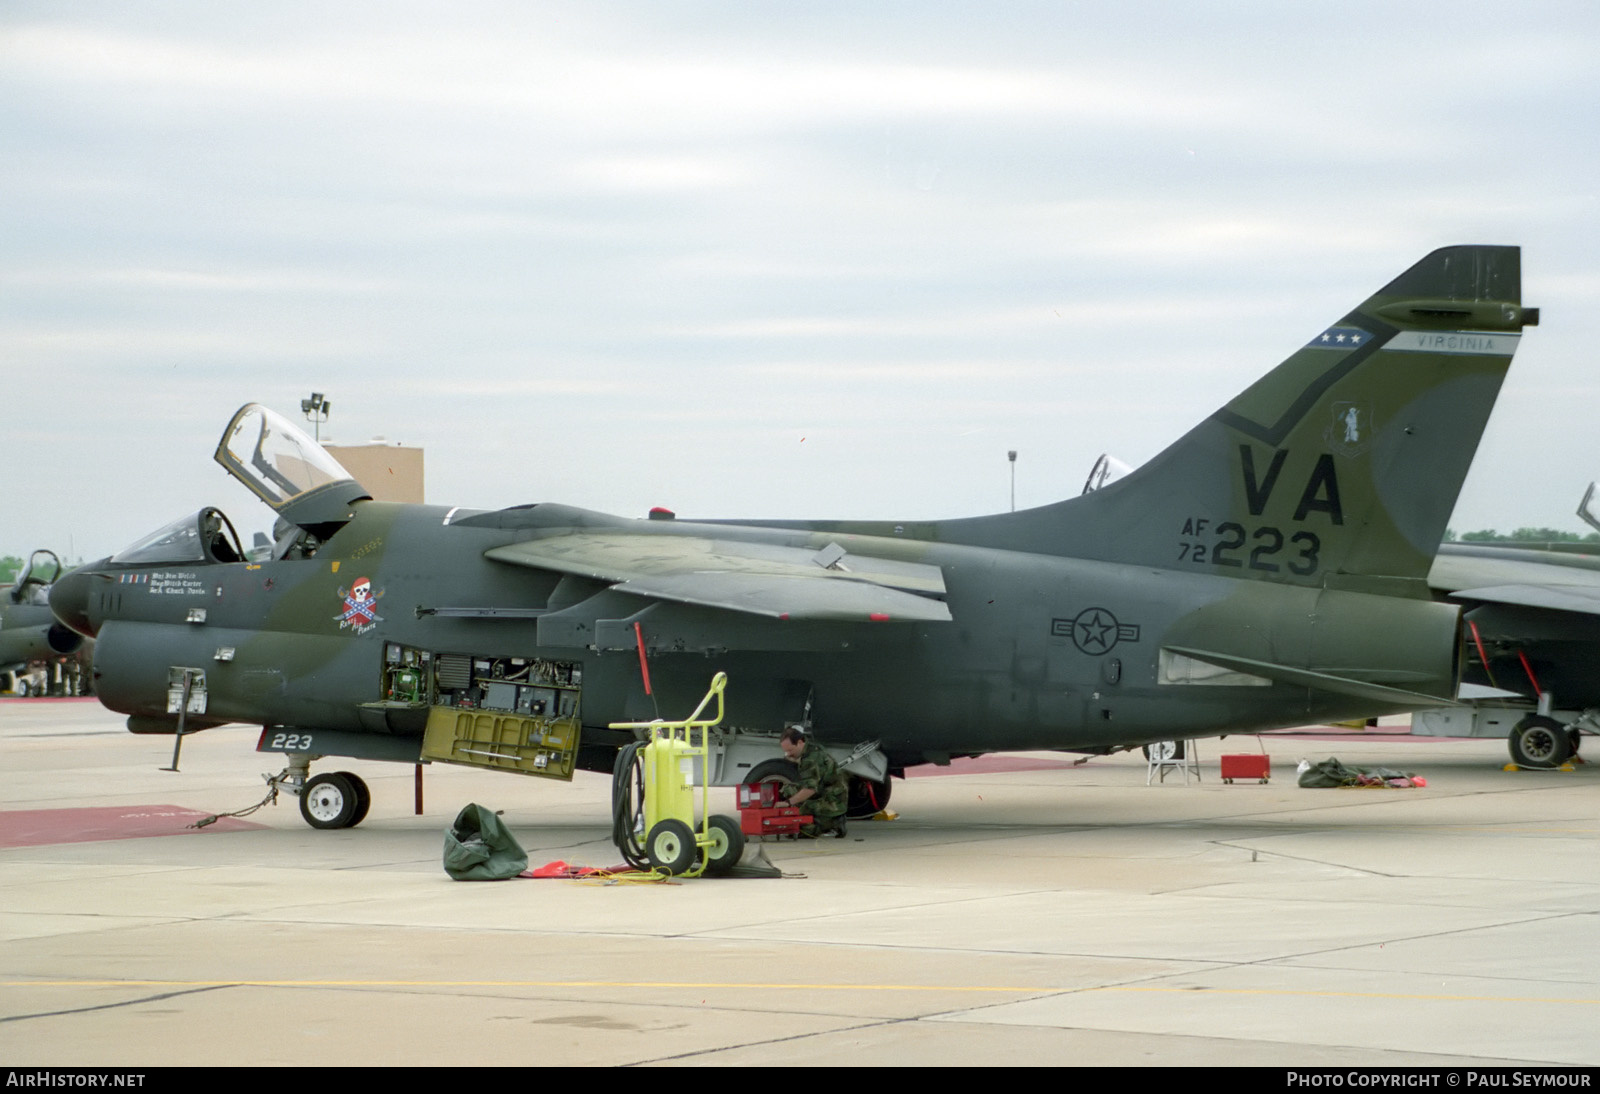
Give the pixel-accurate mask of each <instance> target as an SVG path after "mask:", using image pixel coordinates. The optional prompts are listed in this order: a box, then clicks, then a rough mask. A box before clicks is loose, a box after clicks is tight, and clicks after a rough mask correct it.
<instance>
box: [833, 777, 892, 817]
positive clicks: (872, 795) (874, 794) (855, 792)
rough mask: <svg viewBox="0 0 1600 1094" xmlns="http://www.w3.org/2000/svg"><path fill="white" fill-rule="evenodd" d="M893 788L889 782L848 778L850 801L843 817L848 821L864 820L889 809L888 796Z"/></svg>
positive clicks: (885, 780) (886, 780)
mask: <svg viewBox="0 0 1600 1094" xmlns="http://www.w3.org/2000/svg"><path fill="white" fill-rule="evenodd" d="M893 789H894V787H893V785H892V784H891V782H890V780H888V779H884V780H883V781H882V782H881V783H880V782H878V781H876V780H874V779H863V778H859V777H858V776H855V775H851V776H850V801H849V804H847V805H846V806H845V809H844V815H845V817H846V818H847V819H849V820H866V819H867V818H868V817H875V816H877V815H878V814H879V813H881V812H883V811H884V810H885V809H887V808H889V795H890V793H891V792H892V791H893Z"/></svg>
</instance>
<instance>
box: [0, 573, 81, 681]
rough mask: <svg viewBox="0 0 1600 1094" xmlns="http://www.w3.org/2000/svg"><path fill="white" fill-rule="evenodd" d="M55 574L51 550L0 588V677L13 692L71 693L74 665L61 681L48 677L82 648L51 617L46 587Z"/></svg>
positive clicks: (71, 633) (77, 638)
mask: <svg viewBox="0 0 1600 1094" xmlns="http://www.w3.org/2000/svg"><path fill="white" fill-rule="evenodd" d="M60 574H61V560H60V559H59V558H57V557H56V554H55V552H54V551H35V552H33V554H32V555H30V556H29V557H28V563H27V565H26V566H24V567H23V568H22V572H21V573H19V574H17V579H16V581H15V582H13V583H12V585H11V586H10V587H9V588H5V587H0V674H4V675H5V677H6V679H7V683H8V685H9V686H8V689H7V690H9V691H11V692H12V693H13V694H16V695H28V694H42V693H43V692H44V691H48V690H51V689H52V687H57V688H59V689H62V690H70V691H76V688H77V681H78V673H77V665H76V664H75V663H74V664H72V665H71V668H70V671H66V672H64V673H61V676H62V679H60V680H52V679H51V677H52V676H54V675H56V671H55V670H56V669H57V666H60V665H63V664H64V662H65V659H66V658H67V657H69V656H71V655H74V654H76V653H77V652H78V650H79V648H80V647H81V646H82V645H83V638H82V636H80V635H79V634H77V633H75V632H74V631H72V630H71V629H69V628H67V627H65V626H63V625H62V624H60V623H58V622H56V619H55V616H53V615H52V614H50V601H49V596H50V583H51V582H53V581H55V579H56V578H57V577H59V576H60Z"/></svg>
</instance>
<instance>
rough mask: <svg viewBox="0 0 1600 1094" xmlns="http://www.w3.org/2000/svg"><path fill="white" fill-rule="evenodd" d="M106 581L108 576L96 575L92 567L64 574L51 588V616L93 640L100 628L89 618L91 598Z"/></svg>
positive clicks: (81, 567)
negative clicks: (94, 591) (96, 589)
mask: <svg viewBox="0 0 1600 1094" xmlns="http://www.w3.org/2000/svg"><path fill="white" fill-rule="evenodd" d="M105 580H106V575H105V574H99V573H95V572H94V569H93V567H92V566H80V567H78V569H76V570H73V571H72V572H71V573H66V574H62V575H61V576H60V577H58V578H56V580H55V584H53V585H51V586H50V611H51V614H53V615H54V616H55V617H56V619H57V620H59V621H60V622H61V623H62V624H63V625H65V626H68V627H71V628H72V629H73V630H75V631H77V632H78V633H79V634H81V635H84V636H85V637H88V638H93V637H94V635H95V631H96V630H98V629H99V628H97V627H96V626H95V625H94V622H93V621H92V620H91V619H90V618H89V596H90V594H91V592H93V590H94V587H95V586H96V585H97V584H98V583H99V582H101V581H105Z"/></svg>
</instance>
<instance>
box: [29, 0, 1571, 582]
mask: <svg viewBox="0 0 1600 1094" xmlns="http://www.w3.org/2000/svg"><path fill="white" fill-rule="evenodd" d="M1597 104H1600V6H1596V5H1594V4H1593V3H1592V2H1574V3H1537V2H1535V3H1523V4H1518V5H1515V6H1512V7H1507V6H1505V5H1503V4H1486V3H1485V4H1475V3H1450V4H1406V3H1400V2H1396V0H1383V2H1381V3H1365V2H1347V3H1329V4H1316V3H1303V2H1302V3H1293V4H1290V3H1281V2H1262V3H1250V2H1236V3H1223V2H1218V3H1202V4H1195V3H1170V4H1169V3H1129V2H1123V3H1119V4H1104V3H1082V4H1079V3H1069V2H1065V0H1059V2H1055V3H1038V4H1032V3H1009V4H1008V3H995V2H989V3H973V4H958V3H942V4H935V3H876V4H874V3H868V2H865V0H852V2H850V3H837V4H836V3H828V2H819V0H807V2H805V3H797V4H781V3H760V4H752V3H747V2H745V3H732V2H730V3H675V4H666V3H661V4H645V3H590V2H586V3H571V4H564V3H505V4H497V3H470V2H469V3H452V4H448V5H444V4H438V5H424V4H405V3H393V2H385V3H381V4H377V3H374V4H330V3H322V2H319V3H291V2H274V3H271V4H259V5H232V4H217V3H215V2H213V0H205V2H172V3H139V4H123V3H113V2H109V0H108V2H105V3H61V2H58V0H52V2H48V3H45V2H32V0H7V2H6V3H5V4H4V5H0V197H3V200H0V369H3V374H4V378H5V380H6V385H5V391H6V394H7V398H6V404H7V405H6V412H5V414H4V419H3V422H4V424H3V425H0V470H3V474H4V482H5V487H6V489H5V503H4V510H3V512H4V518H3V522H0V531H3V535H0V554H23V555H25V554H26V553H27V552H28V551H29V550H31V549H33V548H35V547H52V548H54V549H56V550H58V551H60V552H62V553H63V554H65V553H67V552H68V551H71V552H72V553H73V554H75V555H78V556H82V557H95V556H98V555H103V554H107V553H110V552H112V551H114V550H116V549H118V548H119V547H122V546H124V545H126V544H127V543H128V542H130V541H132V540H134V539H136V538H137V537H139V536H140V535H142V534H143V533H145V532H147V531H149V530H151V529H154V528H155V527H157V526H159V525H161V524H164V523H166V522H167V521H169V520H171V519H173V518H175V517H178V516H180V515H182V514H183V513H185V512H188V511H192V510H194V509H197V508H199V507H200V506H201V505H204V504H221V505H223V507H224V508H225V509H226V510H227V511H228V512H229V514H230V515H231V516H232V517H233V518H234V521H235V523H236V524H238V525H239V526H240V529H241V531H245V530H246V529H247V528H255V527H264V526H265V525H266V524H267V523H268V521H267V519H266V518H267V515H266V510H265V509H264V508H263V507H261V506H259V505H258V504H257V503H255V502H253V501H251V500H250V499H249V496H248V495H246V494H244V493H243V491H242V490H240V489H238V488H236V487H234V486H233V485H232V484H231V482H230V481H229V480H228V479H227V478H226V476H225V475H224V473H223V472H222V470H221V469H220V468H218V467H217V466H216V465H215V464H213V463H212V462H211V453H212V451H213V449H214V448H215V446H216V442H217V439H218V437H219V435H220V433H221V430H222V427H223V425H224V424H225V422H226V421H227V419H228V417H229V415H230V414H231V413H232V412H233V411H234V410H235V409H236V408H237V407H238V406H239V405H241V404H242V403H245V402H249V401H259V402H263V403H266V404H267V405H269V406H272V407H274V408H276V409H278V410H280V411H282V412H284V413H286V414H292V415H293V416H294V417H295V418H296V420H299V414H298V407H299V400H300V399H301V398H302V397H304V396H305V395H307V394H309V393H310V392H311V391H313V390H316V391H322V392H326V393H327V395H328V397H329V398H330V399H331V400H332V402H333V412H332V417H331V421H330V423H329V425H328V427H327V430H328V432H329V433H330V434H331V435H332V436H333V438H334V439H336V440H337V441H339V442H342V443H352V442H358V441H364V440H367V439H369V438H371V437H373V436H375V435H382V436H385V437H387V438H389V439H390V440H398V441H403V442H406V443H410V444H417V445H423V446H425V447H426V449H427V461H428V477H427V487H428V494H429V500H430V501H435V502H439V503H445V504H460V505H467V506H472V507H485V508H487V507H498V506H502V505H510V504H517V503H522V502H530V501H563V502H567V503H570V504H576V505H583V506H587V507H590V508H596V509H604V510H608V511H612V512H620V513H625V514H634V515H642V514H643V513H644V512H645V510H646V509H648V508H649V507H650V506H651V505H658V504H659V505H667V506H670V507H672V508H674V509H676V510H677V511H678V512H679V514H680V515H682V516H685V517H693V516H729V517H761V516H771V517H883V518H927V517H940V516H963V515H973V514H977V513H982V512H989V511H995V510H999V509H1004V508H1005V507H1006V506H1007V504H1008V481H1009V480H1008V469H1007V465H1006V450H1007V449H1013V448H1014V449H1017V450H1019V452H1020V456H1019V458H1018V463H1017V501H1018V504H1019V506H1028V505H1038V504H1044V503H1046V502H1049V501H1053V500H1056V499H1058V498H1062V497H1066V496H1070V495H1072V494H1075V493H1077V492H1078V490H1079V489H1080V488H1081V486H1082V482H1083V479H1084V476H1085V475H1086V474H1087V472H1088V469H1089V466H1090V464H1091V463H1092V462H1093V460H1094V458H1095V457H1096V456H1097V455H1098V454H1099V453H1101V452H1104V451H1110V452H1111V453H1113V454H1115V455H1116V456H1118V457H1119V458H1121V459H1122V460H1124V461H1126V462H1128V463H1139V462H1142V461H1144V460H1147V459H1148V458H1149V457H1151V456H1152V455H1154V454H1155V453H1156V452H1158V451H1160V449H1162V448H1163V447H1165V445H1166V444H1168V443H1169V442H1170V441H1172V440H1173V439H1175V438H1176V437H1177V436H1178V435H1179V434H1180V433H1182V432H1183V431H1184V430H1186V429H1187V428H1189V427H1190V426H1191V425H1193V424H1194V423H1195V422H1196V421H1198V420H1199V419H1200V418H1201V417H1203V416H1204V415H1206V414H1208V413H1210V412H1211V411H1212V410H1214V409H1215V408H1216V407H1217V406H1219V405H1220V404H1222V403H1224V402H1226V401H1227V400H1228V399H1229V398H1230V397H1231V396H1232V395H1233V394H1235V393H1236V392H1237V391H1238V390H1240V389H1242V388H1243V387H1244V386H1245V385H1247V384H1248V383H1249V382H1250V381H1252V380H1253V379H1255V378H1256V377H1257V376H1258V375H1260V374H1261V373H1263V372H1265V371H1266V370H1267V369H1269V368H1270V367H1272V366H1273V365H1274V364H1276V363H1277V362H1278V361H1279V360H1281V359H1282V358H1283V357H1285V356H1287V355H1288V354H1289V353H1290V352H1292V351H1293V350H1294V349H1295V348H1296V347H1298V346H1299V345H1301V344H1303V343H1304V342H1305V341H1306V340H1307V339H1308V338H1309V337H1310V336H1312V335H1313V334H1315V333H1316V332H1317V331H1319V330H1321V329H1322V328H1323V327H1325V326H1326V325H1327V324H1328V323H1329V322H1330V321H1332V320H1334V319H1337V318H1339V317H1340V316H1341V315H1342V314H1343V313H1344V312H1345V311H1346V310H1347V309H1348V308H1349V307H1351V306H1353V305H1355V304H1357V303H1359V302H1360V301H1361V300H1362V299H1364V298H1365V297H1366V296H1367V295H1368V294H1370V293H1371V292H1372V291H1373V290H1375V289H1377V288H1378V287H1379V286H1381V285H1382V284H1384V283H1385V282H1386V281H1388V280H1389V279H1390V278H1391V277H1392V276H1394V275H1395V274H1396V273H1398V272H1399V271H1401V270H1402V269H1404V268H1405V267H1406V266H1408V265H1410V264H1411V263H1412V262H1414V261H1415V260H1416V259H1417V258H1419V257H1421V256H1422V255H1423V254H1424V253H1426V252H1427V251H1429V250H1431V249H1432V248H1434V247H1438V246H1442V245H1446V244H1453V243H1513V244H1520V245H1521V246H1522V247H1523V249H1524V250H1523V273H1524V281H1523V284H1524V299H1525V300H1526V302H1527V303H1529V304H1531V305H1536V306H1539V307H1541V308H1543V313H1544V324H1543V325H1542V326H1540V327H1538V328H1536V329H1534V330H1531V331H1530V332H1529V333H1528V334H1527V336H1526V337H1524V339H1523V346H1522V349H1521V350H1520V351H1519V353H1518V355H1517V358H1516V361H1515V363H1514V364H1513V366H1512V370H1511V375H1510V379H1509V380H1508V382H1507V385H1506V388H1505V391H1504V393H1503V395H1502V398H1501V400H1500V404H1499V406H1498V407H1497V409H1496V410H1495V414H1494V418H1493V420H1492V422H1491V423H1490V427H1489V432H1488V435H1487V436H1486V438H1485V441H1484V444H1483V446H1482V447H1481V448H1480V449H1479V453H1478V461H1477V463H1476V465H1475V467H1474V469H1473V472H1472V475H1471V476H1470V477H1469V479H1468V481H1467V486H1466V489H1465V492H1464V493H1463V496H1462V499H1461V502H1460V504H1459V506H1458V507H1457V511H1456V516H1455V519H1454V521H1453V522H1452V523H1453V526H1454V527H1455V528H1456V529H1457V530H1458V531H1467V530H1471V529H1476V528H1483V527H1497V528H1500V529H1502V530H1509V529H1511V528H1513V527H1516V526H1519V525H1553V526H1557V527H1565V528H1573V529H1579V528H1582V525H1581V524H1580V523H1579V522H1578V521H1577V519H1576V518H1575V517H1574V516H1572V515H1571V514H1572V512H1573V509H1574V507H1575V506H1576V503H1577V499H1578V496H1579V494H1580V493H1581V491H1582V489H1583V487H1584V485H1585V484H1586V483H1587V482H1588V481H1589V479H1590V478H1591V477H1593V476H1595V475H1596V474H1600V399H1597V395H1600V383H1597V366H1596V361H1595V355H1594V352H1593V348H1592V347H1591V345H1590V343H1589V341H1588V338H1589V335H1591V334H1594V333H1596V331H1597V330H1600V272H1597V270H1600V267H1597V264H1600V217H1597V212H1600V208H1597V200H1596V199H1597V181H1596V180H1597V179H1600V109H1597Z"/></svg>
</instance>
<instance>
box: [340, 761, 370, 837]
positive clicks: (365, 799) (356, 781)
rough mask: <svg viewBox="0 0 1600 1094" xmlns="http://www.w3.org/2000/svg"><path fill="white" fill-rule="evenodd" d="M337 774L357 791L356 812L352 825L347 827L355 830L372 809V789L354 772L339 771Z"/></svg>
mask: <svg viewBox="0 0 1600 1094" xmlns="http://www.w3.org/2000/svg"><path fill="white" fill-rule="evenodd" d="M336 774H339V775H343V776H344V777H345V780H346V781H347V782H348V783H349V784H350V789H351V790H354V791H355V794H356V811H355V813H354V815H353V816H351V818H350V823H349V824H347V825H346V826H345V827H346V828H354V827H355V826H356V825H358V824H360V823H361V822H362V821H364V820H366V819H367V811H368V810H370V809H371V808H372V789H371V787H369V786H367V780H365V779H363V778H362V777H361V776H360V775H357V774H356V773H355V772H354V771H339V772H336Z"/></svg>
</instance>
